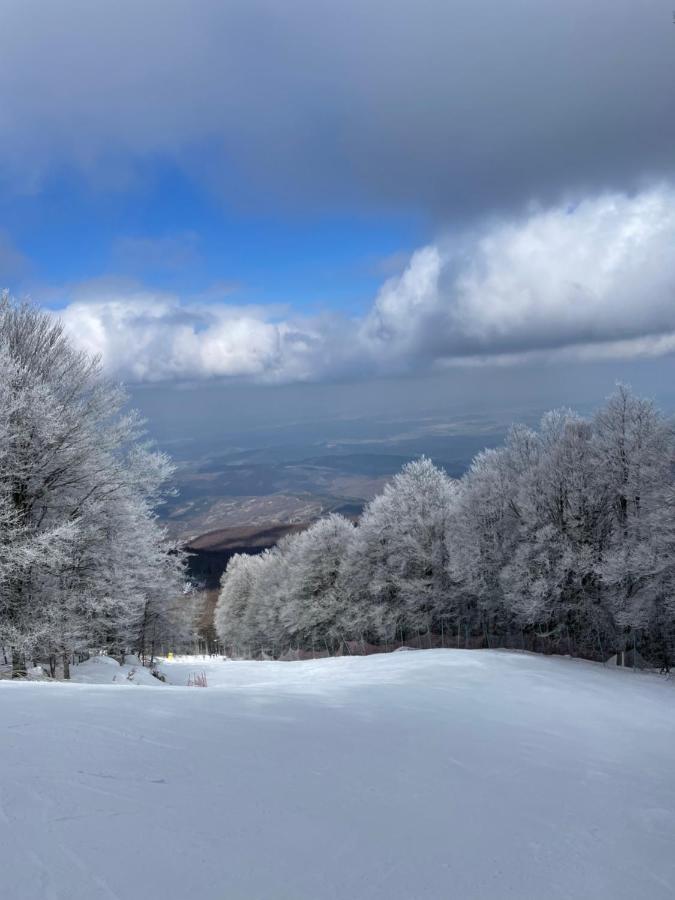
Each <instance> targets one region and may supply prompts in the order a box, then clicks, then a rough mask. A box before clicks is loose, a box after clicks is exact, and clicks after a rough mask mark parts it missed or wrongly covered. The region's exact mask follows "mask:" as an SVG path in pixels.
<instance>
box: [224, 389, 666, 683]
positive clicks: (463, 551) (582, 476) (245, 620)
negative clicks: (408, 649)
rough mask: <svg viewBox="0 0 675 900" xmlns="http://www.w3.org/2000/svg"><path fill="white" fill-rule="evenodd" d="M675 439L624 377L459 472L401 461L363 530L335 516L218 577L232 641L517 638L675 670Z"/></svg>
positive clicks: (253, 647) (234, 645)
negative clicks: (602, 395) (582, 406)
mask: <svg viewBox="0 0 675 900" xmlns="http://www.w3.org/2000/svg"><path fill="white" fill-rule="evenodd" d="M674 591H675V485H674V481H673V434H672V430H671V427H670V425H669V423H668V422H667V421H666V420H665V419H664V417H663V416H662V415H661V414H660V413H659V411H658V410H657V409H656V408H655V407H654V405H653V404H652V403H651V402H649V401H648V400H643V399H640V398H639V397H636V396H634V395H633V394H632V393H631V391H630V390H629V389H627V388H625V387H619V388H618V390H617V391H616V393H615V394H614V395H613V396H612V397H611V398H610V399H609V400H608V402H607V403H606V405H605V406H604V407H603V408H602V409H600V410H599V411H598V412H597V414H596V415H595V416H594V417H593V418H591V419H588V420H587V419H583V418H581V417H580V416H578V415H576V414H575V413H574V412H572V411H571V410H567V409H563V410H557V411H554V412H551V413H548V414H547V415H546V416H544V418H543V420H542V422H541V426H540V428H539V429H538V430H537V431H535V430H532V429H530V428H526V427H523V426H516V427H514V428H512V429H511V431H510V433H509V435H508V438H507V440H506V443H505V445H504V446H503V447H502V448H500V449H495V450H486V451H484V452H483V453H480V454H479V455H478V456H477V457H476V458H475V459H474V461H473V464H472V465H471V468H470V470H469V472H468V473H467V474H466V475H465V476H464V477H463V478H462V479H460V480H458V481H457V480H452V479H451V478H449V477H448V476H447V474H446V473H445V472H443V471H442V470H440V469H439V468H436V467H435V466H434V465H433V464H432V462H431V461H430V460H428V459H420V460H418V461H415V462H412V463H410V464H408V465H406V466H405V467H404V468H403V470H402V472H401V473H400V474H399V475H397V476H396V477H395V478H394V479H393V481H392V483H391V484H389V485H388V486H387V487H386V488H385V490H384V492H383V493H382V494H381V495H380V496H378V497H377V498H376V499H375V500H373V501H372V502H371V503H370V504H369V505H368V506H367V508H366V510H365V511H364V514H363V516H362V517H361V520H360V521H359V523H358V525H356V526H354V525H353V524H352V523H351V522H350V521H348V520H346V519H344V518H342V517H340V516H337V515H331V516H329V517H327V518H325V519H322V520H320V521H318V522H317V523H315V524H314V525H313V526H312V527H310V528H309V529H308V530H307V531H305V532H303V533H302V534H298V535H293V536H289V537H287V538H285V539H284V540H282V541H281V542H280V544H279V546H278V547H276V548H274V549H272V550H267V551H265V552H264V553H263V554H261V555H259V556H245V555H238V556H235V557H234V558H233V559H232V560H231V561H230V563H229V565H228V568H227V571H226V573H225V575H224V576H223V580H222V590H221V595H220V600H219V603H218V606H217V609H216V628H217V630H218V633H219V636H220V639H221V641H222V642H223V645H224V646H225V647H226V648H227V650H228V651H229V652H230V653H234V654H240V655H243V656H248V655H254V656H255V655H265V654H268V655H271V656H281V655H283V654H285V653H288V651H301V652H302V651H305V652H311V653H313V654H315V655H316V654H317V653H331V654H332V653H339V652H359V647H363V648H365V646H366V645H376V646H378V647H381V648H387V647H388V646H397V645H400V644H402V643H406V642H410V641H414V642H415V643H416V644H417V645H418V646H419V645H424V646H441V645H443V646H459V647H466V646H474V647H475V646H486V647H498V646H510V647H518V648H524V649H533V650H542V651H546V652H557V653H569V654H572V655H579V656H584V657H588V658H593V659H606V658H608V657H609V656H611V655H612V654H613V653H615V652H617V651H622V650H626V649H635V650H637V651H638V652H639V653H640V654H641V655H642V656H643V657H644V658H645V659H647V660H648V661H649V662H650V663H651V664H652V665H657V666H659V667H665V668H668V667H669V666H670V664H671V661H672V658H673V651H674V644H675V599H674Z"/></svg>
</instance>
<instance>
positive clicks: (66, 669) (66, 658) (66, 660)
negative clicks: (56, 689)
mask: <svg viewBox="0 0 675 900" xmlns="http://www.w3.org/2000/svg"><path fill="white" fill-rule="evenodd" d="M63 677H64V678H65V679H66V680H67V681H69V680H70V655H69V653H68V651H67V650H64V651H63Z"/></svg>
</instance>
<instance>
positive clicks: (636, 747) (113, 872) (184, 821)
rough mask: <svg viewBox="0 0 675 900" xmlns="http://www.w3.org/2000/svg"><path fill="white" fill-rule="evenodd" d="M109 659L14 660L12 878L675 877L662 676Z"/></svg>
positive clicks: (182, 885) (384, 886)
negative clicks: (62, 677)
mask: <svg viewBox="0 0 675 900" xmlns="http://www.w3.org/2000/svg"><path fill="white" fill-rule="evenodd" d="M100 668H101V669H102V670H105V669H106V666H105V665H104V666H101V667H100ZM91 670H92V666H89V669H88V670H87V671H88V673H89V674H87V676H86V677H87V680H88V681H89V682H90V683H79V684H77V683H76V684H58V683H49V682H39V683H25V684H17V683H10V682H7V681H4V682H0V746H1V750H0V894H1V896H3V897H12V898H13V900H61V898H63V900H99V898H100V900H141V898H143V900H155V898H157V900H160V898H179V900H183V898H190V900H201V898H204V900H337V898H340V900H346V898H358V900H366V898H368V900H374V898H378V900H385V898H386V900H422V898H439V900H441V898H443V900H445V898H458V900H483V898H485V900H487V898H490V900H494V898H498V900H500V898H514V900H542V898H547V900H559V898H574V900H603V898H607V900H610V898H611V900H623V898H625V900H636V898H639V897H649V898H650V900H666V898H668V900H672V898H673V897H674V896H675V850H674V848H675V753H674V748H675V685H674V684H673V683H672V682H668V681H665V680H663V679H660V678H659V677H657V676H654V675H646V674H634V673H631V672H626V671H617V670H609V669H605V668H603V667H602V666H599V665H595V664H592V663H584V662H579V661H575V660H567V659H553V658H544V657H535V656H530V655H521V654H513V653H505V652H497V651H495V652H490V651H452V650H433V651H419V652H411V653H405V652H399V653H392V654H389V655H382V656H371V657H366V658H356V657H350V658H340V659H328V660H317V661H314V662H299V663H277V662H226V661H211V660H197V659H181V660H176V661H174V662H172V663H166V664H165V665H164V672H165V673H166V676H167V678H168V681H169V682H170V684H161V683H159V682H156V683H155V684H151V683H150V684H138V683H133V682H130V681H128V680H127V679H123V681H124V682H125V683H117V682H115V683H105V684H96V683H91V682H92V681H93V679H94V675H93V674H91ZM202 671H204V672H206V675H207V678H208V682H209V686H208V688H193V687H191V688H187V687H184V686H183V685H185V684H186V682H187V680H188V677H189V676H190V675H191V674H194V673H200V672H202ZM85 674H86V673H85ZM105 679H106V680H108V681H110V680H111V679H110V674H109V673H108V674H106V676H105Z"/></svg>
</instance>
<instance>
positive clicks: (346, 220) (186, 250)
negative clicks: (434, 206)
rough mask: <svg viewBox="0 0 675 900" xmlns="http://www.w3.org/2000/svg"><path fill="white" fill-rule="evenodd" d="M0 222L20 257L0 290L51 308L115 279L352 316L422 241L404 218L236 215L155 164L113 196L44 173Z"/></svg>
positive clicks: (420, 228)
mask: <svg viewBox="0 0 675 900" xmlns="http://www.w3.org/2000/svg"><path fill="white" fill-rule="evenodd" d="M254 210H255V211H254ZM0 216H1V217H2V221H4V222H11V223H12V243H13V246H14V248H15V249H16V251H17V253H20V254H21V255H22V256H24V257H25V260H24V261H23V262H22V263H21V264H16V265H14V267H13V270H12V267H8V277H7V278H6V279H5V283H6V285H7V286H8V287H10V288H11V289H13V290H15V291H18V292H20V293H21V292H28V293H37V294H44V295H45V296H46V298H47V302H48V303H49V305H54V306H56V307H58V306H60V305H64V304H65V303H67V300H68V289H69V286H71V285H72V284H74V283H78V282H83V281H88V280H91V279H98V278H102V277H118V278H128V279H140V280H142V282H143V283H144V284H145V285H146V286H148V287H156V288H160V289H165V290H173V291H178V292H180V293H181V294H183V295H185V296H188V297H189V296H193V295H198V296H200V297H205V298H207V299H208V298H210V297H211V298H213V299H218V300H221V299H223V298H227V297H229V298H230V299H232V300H233V301H235V302H236V303H249V302H250V303H265V304H268V303H280V304H289V305H291V306H293V307H294V308H295V309H297V310H302V311H311V310H316V309H321V308H329V309H330V308H333V309H339V310H341V311H344V312H347V313H349V314H352V313H362V312H363V311H364V310H365V309H366V308H367V307H368V305H369V304H370V303H371V302H372V297H373V296H374V294H375V292H376V291H377V289H378V287H379V286H380V284H381V283H382V280H383V278H385V277H386V276H388V275H391V274H394V273H395V272H396V271H397V270H398V269H400V268H401V266H402V265H404V263H405V259H406V257H407V256H409V255H410V254H411V252H412V251H413V250H414V249H415V247H417V246H418V245H420V244H421V243H423V242H424V240H425V238H426V237H428V234H429V229H428V226H427V227H426V228H425V225H424V217H423V216H422V215H420V214H415V213H413V212H407V213H403V212H401V213H399V214H395V213H392V212H388V213H387V214H375V213H370V214H366V213H364V212H362V211H355V212H353V213H352V214H351V215H350V214H348V213H347V212H344V211H340V214H339V215H330V214H329V212H328V211H322V212H318V211H312V212H310V213H306V212H300V211H290V212H289V211H276V210H270V211H269V213H268V215H263V212H262V204H261V203H260V202H256V203H253V202H251V204H250V208H249V209H242V208H241V207H235V206H234V205H233V204H228V202H227V199H226V198H224V197H223V196H222V195H220V194H218V195H216V196H214V195H213V194H212V193H210V192H209V191H208V190H207V189H206V188H205V186H204V185H203V184H200V183H199V182H196V181H195V180H194V179H192V178H190V177H189V176H188V175H186V174H185V173H184V172H182V171H180V170H179V169H177V168H176V167H175V166H174V167H171V166H168V165H165V164H162V163H161V162H160V161H158V160H154V161H153V162H152V163H148V164H146V165H144V166H143V173H142V174H139V175H138V176H137V177H135V178H134V179H133V180H132V182H131V184H130V185H129V186H128V187H125V188H124V189H121V190H120V189H110V188H106V187H105V186H96V185H92V184H91V183H90V182H88V181H87V180H86V179H85V178H84V177H83V176H82V175H81V174H80V173H78V172H77V171H71V172H69V173H66V172H58V173H54V174H50V176H49V177H48V178H47V179H46V180H45V181H44V183H42V184H41V185H40V188H39V190H37V191H35V192H33V193H16V192H12V191H11V190H5V191H4V192H3V194H2V196H1V197H0Z"/></svg>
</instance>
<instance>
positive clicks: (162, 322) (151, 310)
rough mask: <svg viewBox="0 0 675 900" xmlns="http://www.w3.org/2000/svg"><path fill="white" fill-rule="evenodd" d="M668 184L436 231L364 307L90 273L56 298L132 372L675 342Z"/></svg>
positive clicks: (571, 351)
mask: <svg viewBox="0 0 675 900" xmlns="http://www.w3.org/2000/svg"><path fill="white" fill-rule="evenodd" d="M674 247H675V189H674V188H673V187H671V186H668V185H664V186H661V187H658V188H652V189H650V190H646V191H643V192H641V193H638V194H636V195H633V196H627V195H625V194H601V195H599V196H597V197H594V198H592V199H587V200H585V201H583V202H581V203H579V204H577V205H576V206H573V207H572V206H555V207H550V208H548V209H543V210H542V209H540V210H532V211H531V212H530V213H529V214H528V215H527V216H524V217H522V218H520V219H518V220H508V221H495V222H493V223H492V224H490V225H486V226H483V227H482V228H481V229H478V230H475V231H472V232H470V233H464V234H463V235H460V236H457V235H454V236H452V237H447V238H445V239H440V240H438V241H437V242H435V243H434V244H431V245H429V246H426V247H423V248H420V249H419V250H418V251H417V252H415V253H414V254H413V256H412V257H411V259H410V261H409V263H408V265H407V266H406V267H405V269H404V271H403V272H402V273H401V274H400V275H398V276H396V277H393V278H390V279H388V280H387V281H386V282H385V283H384V284H383V285H382V287H381V289H380V291H379V293H378V294H377V296H376V297H375V298H374V301H373V303H372V305H371V308H370V309H369V310H368V312H367V313H366V314H365V315H364V316H363V317H361V318H358V319H348V318H346V317H340V316H336V315H331V316H325V317H322V316H315V317H305V318H300V317H294V316H289V315H284V311H283V310H277V309H270V308H264V307H253V306H250V307H247V306H235V305H232V304H227V303H223V302H213V303H204V302H201V303H195V302H194V301H190V302H185V301H181V299H180V298H179V297H176V296H174V295H171V294H162V293H156V292H150V291H145V290H143V289H142V288H140V287H134V288H129V287H126V288H124V289H121V288H116V287H115V286H114V285H107V286H104V287H103V288H102V287H101V286H88V287H87V286H83V287H81V288H80V289H79V291H78V293H77V295H75V296H73V298H72V299H71V301H70V302H69V303H68V304H67V305H66V306H65V308H64V309H62V310H61V311H60V315H61V317H62V319H63V321H64V322H65V324H66V327H67V328H68V329H69V331H70V332H71V334H72V335H73V337H74V338H75V340H76V341H77V342H78V343H79V344H80V345H81V346H82V347H84V348H85V349H87V350H88V351H90V352H95V353H100V354H101V355H102V357H103V360H104V364H105V366H106V368H107V370H108V371H109V372H111V373H112V374H114V375H116V376H119V377H122V378H124V379H127V380H131V381H163V380H173V379H195V378H197V379H199V378H242V379H247V380H254V381H262V382H289V381H311V380H321V379H326V378H336V377H349V376H352V375H363V374H394V373H406V372H413V371H428V370H433V369H438V368H442V367H444V366H448V365H477V364H480V365H483V364H515V363H518V362H522V361H524V360H529V359H532V358H538V359H543V360H548V359H576V360H590V359H602V358H608V357H609V358H611V357H616V358H624V359H626V358H633V357H639V356H660V355H664V354H667V353H671V352H673V351H675V253H674V252H673V248H674Z"/></svg>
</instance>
